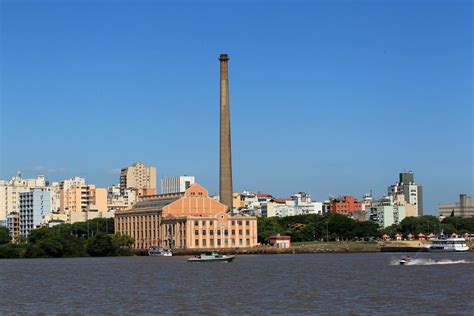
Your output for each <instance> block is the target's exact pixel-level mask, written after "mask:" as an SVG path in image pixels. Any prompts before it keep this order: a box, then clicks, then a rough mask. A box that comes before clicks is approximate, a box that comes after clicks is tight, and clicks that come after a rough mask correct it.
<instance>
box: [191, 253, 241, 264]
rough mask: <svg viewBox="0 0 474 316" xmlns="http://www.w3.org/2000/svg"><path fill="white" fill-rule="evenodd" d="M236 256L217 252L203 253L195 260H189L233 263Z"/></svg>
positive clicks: (194, 260) (193, 260) (194, 259)
mask: <svg viewBox="0 0 474 316" xmlns="http://www.w3.org/2000/svg"><path fill="white" fill-rule="evenodd" d="M234 259H235V256H233V255H232V256H228V255H221V254H219V253H218V252H217V251H213V252H210V251H208V252H203V253H201V254H200V255H197V256H196V257H194V258H189V259H188V262H232V261H234Z"/></svg>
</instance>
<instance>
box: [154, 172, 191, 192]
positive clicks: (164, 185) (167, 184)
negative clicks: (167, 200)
mask: <svg viewBox="0 0 474 316" xmlns="http://www.w3.org/2000/svg"><path fill="white" fill-rule="evenodd" d="M195 182H196V180H195V178H194V177H193V176H179V177H164V178H162V179H161V193H162V194H168V193H179V192H184V191H186V190H187V189H188V188H189V187H190V186H191V185H193V184H194V183H195Z"/></svg>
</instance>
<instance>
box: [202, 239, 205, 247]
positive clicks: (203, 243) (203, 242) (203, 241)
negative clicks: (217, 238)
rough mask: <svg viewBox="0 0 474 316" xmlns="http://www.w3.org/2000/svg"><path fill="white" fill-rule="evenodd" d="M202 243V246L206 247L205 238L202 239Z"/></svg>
mask: <svg viewBox="0 0 474 316" xmlns="http://www.w3.org/2000/svg"><path fill="white" fill-rule="evenodd" d="M202 245H203V246H204V247H206V240H205V239H203V240H202Z"/></svg>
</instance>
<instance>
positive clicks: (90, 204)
mask: <svg viewBox="0 0 474 316" xmlns="http://www.w3.org/2000/svg"><path fill="white" fill-rule="evenodd" d="M90 210H96V211H99V212H107V190H106V189H103V188H96V186H95V185H93V184H89V185H73V186H71V187H70V188H69V189H62V190H61V194H60V212H61V213H62V214H65V213H66V212H84V211H90Z"/></svg>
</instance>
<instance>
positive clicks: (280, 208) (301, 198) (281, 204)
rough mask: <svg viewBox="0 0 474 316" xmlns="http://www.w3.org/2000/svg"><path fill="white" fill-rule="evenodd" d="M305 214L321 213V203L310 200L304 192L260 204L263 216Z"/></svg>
mask: <svg viewBox="0 0 474 316" xmlns="http://www.w3.org/2000/svg"><path fill="white" fill-rule="evenodd" d="M306 214H318V215H321V214H323V203H322V202H312V201H311V196H310V195H309V194H306V193H304V192H299V193H295V194H293V195H292V196H291V198H290V199H288V200H279V199H273V200H270V201H269V202H267V203H266V204H264V205H262V216H264V217H274V216H277V217H286V216H296V215H306Z"/></svg>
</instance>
